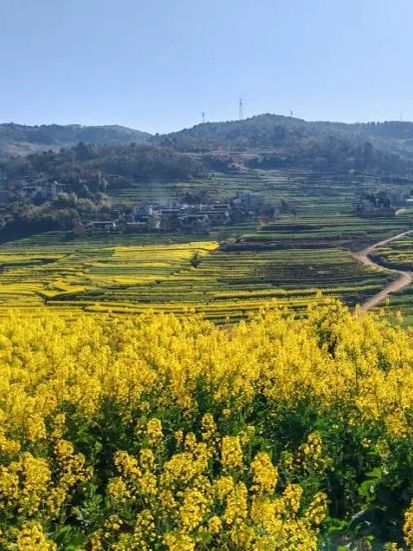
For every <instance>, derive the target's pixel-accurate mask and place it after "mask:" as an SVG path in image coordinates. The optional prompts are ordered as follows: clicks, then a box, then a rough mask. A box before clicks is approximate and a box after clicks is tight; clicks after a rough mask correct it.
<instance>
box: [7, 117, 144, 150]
mask: <svg viewBox="0 0 413 551" xmlns="http://www.w3.org/2000/svg"><path fill="white" fill-rule="evenodd" d="M149 139H150V134H148V133H146V132H141V131H140V130H133V129H131V128H126V127H124V126H118V125H106V126H83V125H80V124H70V125H65V126H61V125H58V124H50V125H43V124H42V125H40V126H26V125H22V124H14V123H4V124H0V154H3V155H7V154H11V155H25V154H29V153H34V152H36V151H42V150H48V149H52V150H58V149H60V148H61V147H70V146H72V145H76V144H77V143H79V142H84V143H86V144H92V143H93V144H128V143H132V142H134V143H144V142H148V141H149Z"/></svg>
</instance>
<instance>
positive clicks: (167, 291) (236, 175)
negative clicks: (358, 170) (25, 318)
mask: <svg viewBox="0 0 413 551" xmlns="http://www.w3.org/2000/svg"><path fill="white" fill-rule="evenodd" d="M176 186H177V184H176V183H174V184H173V185H172V184H171V186H168V185H165V184H163V185H162V193H163V195H162V196H163V198H164V199H171V200H173V199H174V198H175V197H176V193H177V187H176ZM178 187H179V193H185V192H186V191H192V192H194V191H199V190H206V191H207V192H208V193H209V194H213V195H214V197H215V198H216V200H222V201H224V200H227V199H228V198H230V197H233V196H234V195H236V193H238V192H240V191H252V192H259V193H260V194H261V195H262V196H263V198H264V200H265V201H266V203H269V204H273V205H280V203H282V204H283V205H284V210H283V212H281V213H280V215H279V216H278V218H276V219H274V220H270V221H269V220H267V221H265V222H262V221H261V222H258V221H253V220H248V221H244V222H242V223H239V224H237V225H233V226H230V227H229V226H222V227H219V226H218V227H215V228H214V229H213V231H211V232H210V234H209V235H207V236H200V235H196V234H194V235H188V234H187V233H177V234H172V233H169V234H160V233H154V234H151V233H147V234H141V235H128V236H126V235H107V236H83V237H81V236H79V237H74V236H73V235H72V236H71V235H69V234H67V233H64V232H48V233H44V234H39V235H35V236H31V237H27V238H25V239H17V240H13V241H9V242H7V243H4V244H3V245H1V247H0V262H1V273H0V304H1V309H2V311H3V312H4V311H5V310H6V309H8V308H10V307H21V308H24V309H26V310H27V311H32V312H35V311H36V310H37V309H38V308H39V307H40V308H50V309H53V310H56V311H59V312H61V313H62V314H64V315H68V316H71V315H72V314H75V313H76V312H79V311H85V312H109V313H110V312H112V313H126V314H135V313H139V312H142V311H145V310H147V309H153V310H155V311H156V310H167V311H171V312H175V313H183V312H186V311H188V310H194V311H196V312H199V313H202V314H204V315H205V316H206V317H208V318H210V319H212V320H214V321H216V322H218V323H222V322H224V321H225V320H226V319H227V318H229V319H232V320H238V319H241V318H245V317H247V316H248V315H249V314H250V313H252V312H254V311H256V310H257V309H259V308H260V307H261V306H262V305H263V304H264V303H265V302H266V301H268V299H275V300H276V303H277V304H280V305H285V306H288V307H289V308H293V309H295V310H296V311H297V312H300V311H302V310H303V309H304V307H305V306H306V304H308V302H309V300H311V299H312V298H313V297H314V296H316V295H317V294H318V293H319V292H320V291H321V292H322V293H323V296H325V297H339V298H341V299H343V300H344V302H345V303H347V304H349V305H351V306H353V305H355V304H356V303H360V302H364V301H365V300H366V299H367V298H368V297H370V296H372V295H374V294H376V293H378V292H379V291H380V290H381V289H382V288H383V287H384V286H385V285H386V284H388V283H389V282H390V281H391V280H392V278H393V277H394V275H392V273H390V272H386V271H381V270H380V269H379V268H371V267H366V266H363V265H361V264H360V263H359V262H357V261H356V260H355V259H354V258H353V256H352V254H351V251H354V250H358V249H361V248H363V247H364V246H366V245H368V244H370V243H374V242H377V241H380V240H382V239H385V238H386V237H388V236H391V235H395V234H397V233H400V232H401V231H403V230H406V229H409V228H410V227H411V225H412V213H411V211H410V209H409V207H407V208H405V209H403V210H402V211H401V212H400V214H399V215H398V216H393V217H379V218H377V217H375V218H368V217H359V216H356V215H355V214H354V208H353V205H354V201H355V198H356V197H357V196H358V195H359V194H360V193H362V192H363V191H366V192H367V191H371V190H372V189H374V190H375V191H380V190H385V189H388V186H386V185H385V184H383V183H382V181H381V180H380V179H379V178H377V177H376V176H374V175H371V176H369V175H365V176H362V177H354V178H353V179H351V178H349V176H348V175H343V176H340V175H337V174H325V173H324V174H319V173H314V172H306V171H304V170H302V171H301V170H295V171H293V170H290V171H286V170H283V171H277V170H257V169H248V170H243V171H234V172H233V173H214V174H213V176H212V177H209V178H207V179H204V180H203V179H199V180H196V181H193V182H182V183H181V184H180V185H179V186H178ZM401 188H403V186H401ZM138 192H139V193H138ZM160 193H161V189H160V188H158V186H157V185H156V183H152V184H151V185H150V186H146V191H145V194H146V195H145V196H144V195H143V190H142V189H141V188H140V189H139V190H138V189H134V190H133V193H132V190H130V192H129V195H128V196H127V200H129V201H138V200H142V199H143V198H145V199H146V200H154V199H155V198H159V196H160ZM125 198H126V197H125ZM117 199H118V200H120V199H121V197H120V196H118V197H117ZM406 239H407V238H406ZM410 239H411V238H410ZM407 243H409V241H407ZM398 246H403V247H404V246H405V242H403V243H400V244H398V242H395V243H392V244H391V245H390V244H389V250H390V249H391V250H392V251H393V250H394V251H395V252H394V253H393V257H392V258H389V259H388V262H396V260H395V255H396V256H397V247H398ZM406 246H407V248H408V245H406ZM382 253H383V254H384V252H383V251H377V254H382ZM389 254H390V253H389ZM194 258H197V259H198V260H197V262H196V263H194V262H193V259H194ZM399 260H400V259H399ZM405 260H406V259H405V258H403V262H404V261H405ZM411 296H413V289H412V288H411V287H408V288H407V289H405V290H404V292H403V293H402V294H401V295H400V296H397V297H395V298H394V299H392V303H391V304H390V305H388V306H387V308H388V311H389V313H392V312H393V310H394V307H397V308H399V307H401V308H402V310H403V311H404V313H405V314H406V315H407V316H409V315H410V314H411V312H413V302H411ZM409 297H410V298H409ZM321 300H322V299H321ZM393 306H394V307H393Z"/></svg>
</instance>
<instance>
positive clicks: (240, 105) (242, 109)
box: [239, 98, 244, 121]
mask: <svg viewBox="0 0 413 551" xmlns="http://www.w3.org/2000/svg"><path fill="white" fill-rule="evenodd" d="M239 120H240V121H242V120H244V105H243V103H242V98H241V99H240V100H239Z"/></svg>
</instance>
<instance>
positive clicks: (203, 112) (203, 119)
mask: <svg viewBox="0 0 413 551" xmlns="http://www.w3.org/2000/svg"><path fill="white" fill-rule="evenodd" d="M204 122H205V111H202V124H203V123H204Z"/></svg>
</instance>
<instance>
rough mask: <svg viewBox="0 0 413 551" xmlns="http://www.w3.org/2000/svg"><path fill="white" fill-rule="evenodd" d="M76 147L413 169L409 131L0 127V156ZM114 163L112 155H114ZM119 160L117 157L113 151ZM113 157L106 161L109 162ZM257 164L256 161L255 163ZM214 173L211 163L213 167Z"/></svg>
mask: <svg viewBox="0 0 413 551" xmlns="http://www.w3.org/2000/svg"><path fill="white" fill-rule="evenodd" d="M78 143H83V144H86V145H92V144H95V145H105V146H124V145H129V144H131V143H135V144H151V145H156V146H159V147H161V148H162V147H164V146H167V147H169V148H172V149H175V150H177V151H181V152H189V153H198V152H203V153H205V152H209V153H212V154H213V155H214V153H215V152H216V151H222V150H224V151H226V152H231V151H233V150H235V151H237V152H239V151H249V152H250V153H251V157H252V159H251V163H250V166H252V167H256V166H260V167H261V168H272V167H287V166H302V167H306V168H315V169H317V170H323V169H326V170H337V171H343V170H344V171H349V170H356V171H366V170H367V171H375V172H391V173H406V172H411V171H412V166H413V123H409V122H383V123H356V124H345V123H339V122H309V121H305V120H303V119H298V118H294V117H284V116H281V115H272V114H264V115H258V116H255V117H251V118H248V119H245V120H241V121H228V122H215V123H204V124H199V125H196V126H194V127H192V128H189V129H184V130H181V131H179V132H173V133H170V134H164V135H156V136H152V135H150V134H148V133H145V132H141V131H139V130H133V129H130V128H126V127H122V126H81V125H68V126H59V125H41V126H23V125H17V124H13V123H10V124H0V155H2V156H3V157H5V156H18V155H23V156H24V155H30V154H33V153H38V152H43V151H55V152H58V151H59V150H60V149H61V148H70V147H73V146H75V145H77V144H78ZM112 153H113V155H116V150H114V151H113V152H112ZM119 153H120V158H121V157H122V156H123V152H122V151H119ZM113 155H112V156H113ZM254 157H255V158H254ZM212 166H214V163H212Z"/></svg>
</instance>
